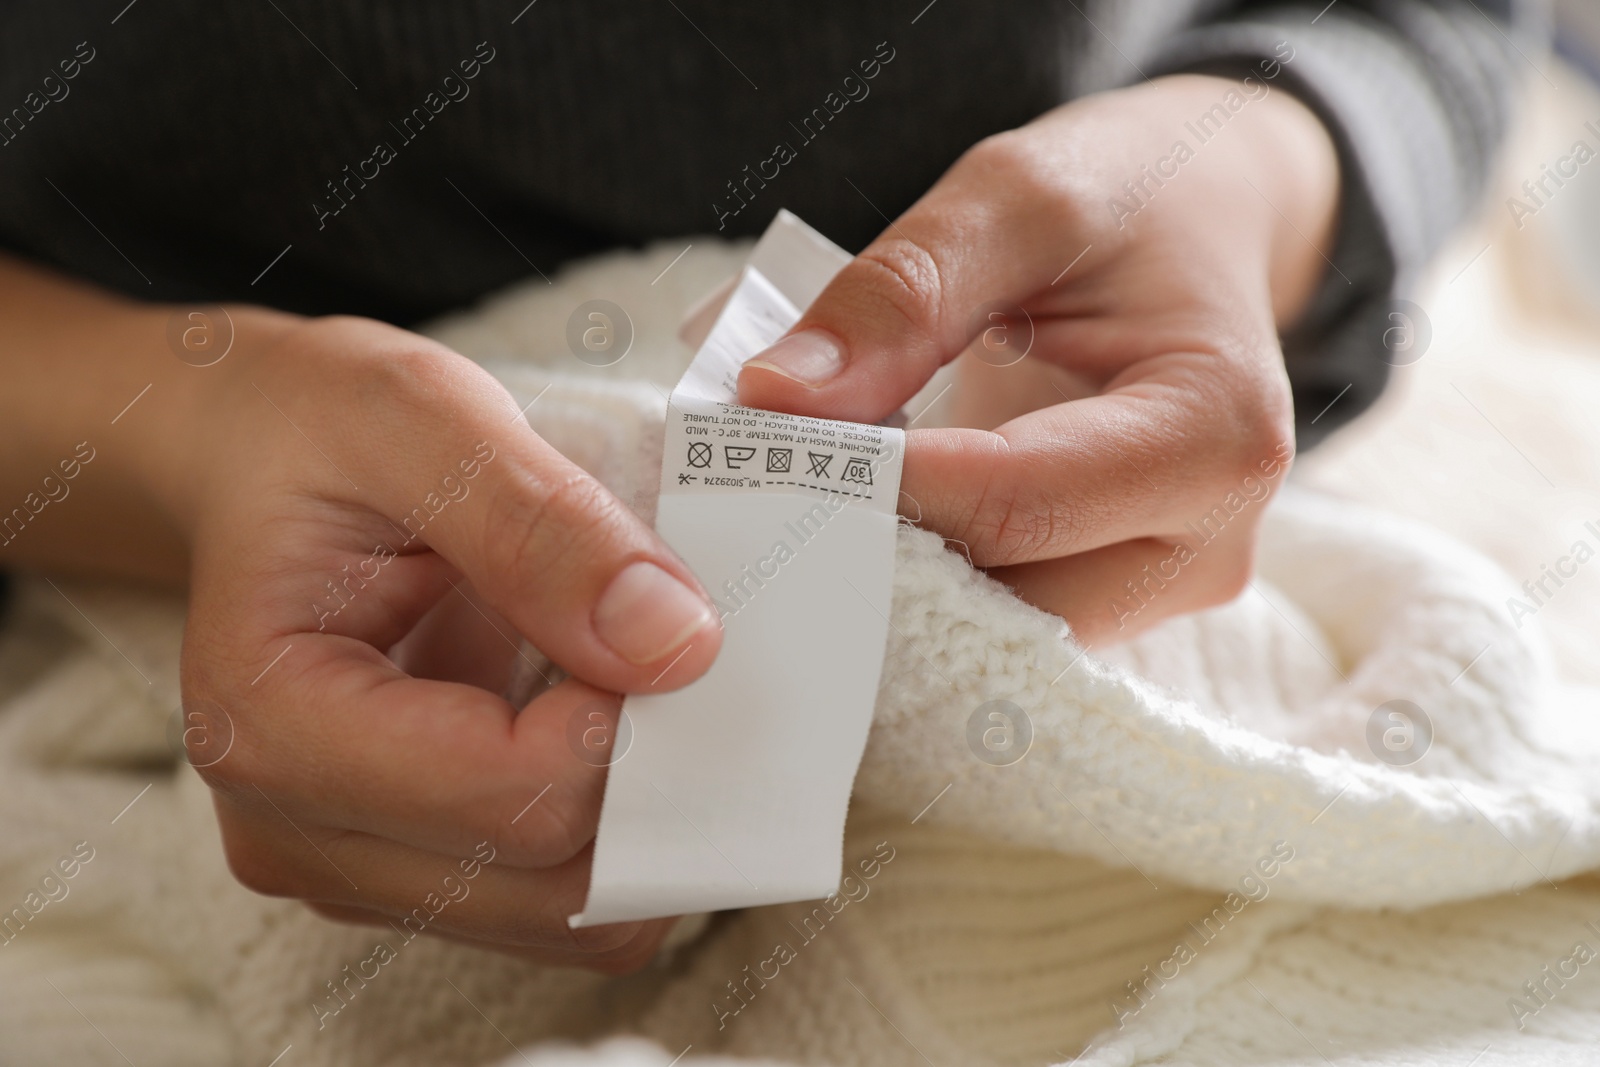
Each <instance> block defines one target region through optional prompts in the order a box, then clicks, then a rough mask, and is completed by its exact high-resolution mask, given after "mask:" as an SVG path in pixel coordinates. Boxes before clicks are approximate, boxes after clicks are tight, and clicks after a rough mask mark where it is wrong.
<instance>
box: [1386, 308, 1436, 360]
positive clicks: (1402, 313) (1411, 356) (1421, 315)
mask: <svg viewBox="0 0 1600 1067" xmlns="http://www.w3.org/2000/svg"><path fill="white" fill-rule="evenodd" d="M1379 326H1380V328H1381V329H1382V331H1383V332H1382V333H1381V334H1380V335H1379V341H1380V342H1381V343H1382V345H1383V361H1384V362H1385V363H1387V364H1389V366H1391V367H1409V366H1411V364H1413V363H1415V362H1416V361H1417V360H1419V359H1421V358H1422V357H1423V355H1424V354H1425V353H1426V352H1427V351H1428V346H1429V345H1430V344H1432V343H1433V322H1432V321H1431V320H1430V319H1429V318H1428V313H1427V312H1426V311H1423V310H1422V307H1421V306H1420V305H1418V304H1415V303H1412V302H1411V301H1410V300H1393V301H1390V302H1389V305H1388V309H1387V310H1386V311H1385V312H1384V318H1383V321H1382V323H1380V324H1379Z"/></svg>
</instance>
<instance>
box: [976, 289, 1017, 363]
mask: <svg viewBox="0 0 1600 1067" xmlns="http://www.w3.org/2000/svg"><path fill="white" fill-rule="evenodd" d="M967 333H968V335H969V336H970V337H971V338H972V344H970V345H968V346H967V348H968V351H970V352H971V353H972V354H973V356H975V357H976V358H977V359H979V360H982V361H983V362H984V363H987V364H989V366H991V367H1009V366H1012V365H1013V364H1016V363H1021V362H1022V360H1023V359H1024V358H1026V356H1027V355H1028V351H1029V350H1030V349H1032V348H1033V334H1034V330H1033V316H1032V315H1029V314H1028V313H1027V312H1026V311H1024V310H1023V309H1022V308H1021V307H1019V306H1018V305H1016V304H1006V303H1003V302H1001V301H991V302H989V303H987V304H984V305H983V306H982V307H980V308H978V310H976V311H974V312H973V313H972V318H971V319H969V320H968V322H967Z"/></svg>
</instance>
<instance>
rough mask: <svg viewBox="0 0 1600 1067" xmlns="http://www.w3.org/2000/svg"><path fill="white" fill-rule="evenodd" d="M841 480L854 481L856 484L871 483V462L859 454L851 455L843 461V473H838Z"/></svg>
mask: <svg viewBox="0 0 1600 1067" xmlns="http://www.w3.org/2000/svg"><path fill="white" fill-rule="evenodd" d="M839 480H840V481H841V482H855V483H856V484H858V485H871V484H872V464H870V463H868V462H867V461H866V459H865V458H863V457H861V456H851V457H850V459H849V460H847V461H846V462H845V465H844V473H843V474H841V475H839Z"/></svg>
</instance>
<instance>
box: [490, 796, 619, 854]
mask: <svg viewBox="0 0 1600 1067" xmlns="http://www.w3.org/2000/svg"><path fill="white" fill-rule="evenodd" d="M574 803H575V801H574V800H573V798H572V797H570V796H565V795H561V794H559V793H558V791H557V790H551V794H550V796H547V797H545V798H544V799H543V800H541V801H539V802H538V803H536V804H535V805H533V807H531V808H529V809H528V810H527V811H526V812H524V813H523V814H522V816H521V817H520V818H518V819H517V820H516V821H515V822H513V823H511V824H510V825H509V826H506V827H504V828H500V827H498V826H497V827H496V828H495V829H494V831H493V832H492V833H491V832H486V833H487V834H488V836H487V839H488V840H489V841H491V842H492V843H493V844H494V846H495V849H496V851H500V850H504V851H505V852H506V853H507V854H508V855H509V856H510V857H511V858H512V859H513V860H514V861H515V862H517V863H519V864H526V865H527V866H530V867H536V868H547V867H558V866H560V865H561V864H563V863H566V862H567V861H568V860H570V859H572V858H573V857H574V856H576V855H577V854H578V853H579V852H582V851H583V849H584V847H585V846H587V845H588V844H589V841H590V840H591V839H592V838H593V836H594V835H593V833H592V831H588V830H586V829H585V822H584V820H582V819H581V818H580V817H579V813H578V812H577V811H576V810H575V809H574V807H573V804H574Z"/></svg>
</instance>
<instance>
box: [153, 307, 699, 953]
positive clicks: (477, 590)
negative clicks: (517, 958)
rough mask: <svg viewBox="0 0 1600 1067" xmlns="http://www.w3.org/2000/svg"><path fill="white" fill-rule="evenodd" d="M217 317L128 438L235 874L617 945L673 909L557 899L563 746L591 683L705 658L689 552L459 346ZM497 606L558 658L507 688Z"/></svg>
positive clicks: (494, 934) (567, 791)
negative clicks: (156, 502)
mask: <svg viewBox="0 0 1600 1067" xmlns="http://www.w3.org/2000/svg"><path fill="white" fill-rule="evenodd" d="M233 317H234V322H235V326H236V329H237V338H236V341H235V344H234V349H233V351H232V352H230V353H229V354H228V355H227V357H226V358H224V359H223V360H221V361H220V362H218V363H217V364H215V365H214V366H209V367H204V368H193V371H192V378H191V380H190V384H189V386H188V387H186V392H185V395H186V397H187V399H186V400H185V406H186V408H187V411H186V414H185V416H184V417H183V418H180V419H177V420H176V421H175V422H173V423H172V425H171V426H169V427H168V429H167V430H166V431H165V432H166V433H167V435H168V439H169V441H170V440H172V439H173V436H174V435H176V439H177V440H178V441H180V442H181V444H179V445H170V444H169V445H168V446H167V447H164V448H161V449H155V450H152V452H151V456H150V458H151V460H152V464H153V466H152V468H151V469H152V471H153V473H152V474H151V481H152V482H153V483H154V490H153V491H154V492H156V493H157V495H158V496H159V497H160V498H161V499H162V502H163V504H164V505H165V508H166V510H167V511H168V512H169V513H170V514H172V515H174V516H176V519H177V523H178V525H179V527H180V528H181V529H182V530H183V531H184V532H185V533H186V534H187V537H188V542H189V546H190V551H191V559H192V567H191V593H190V611H189V620H188V627H187V630H186V632H185V637H184V645H183V662H182V680H183V693H184V706H185V714H186V721H187V722H189V723H190V724H192V725H199V726H200V727H201V729H199V730H195V729H189V730H187V731H186V737H187V741H188V743H189V745H190V759H191V762H192V763H194V764H195V766H196V767H197V769H198V770H199V771H200V773H201V774H202V776H203V777H204V778H205V780H206V781H207V783H208V784H209V785H210V786H211V787H212V789H213V790H214V791H215V802H216V811H217V819H218V823H219V825H220V827H221V832H222V839H223V844H224V847H225V849H226V852H227V856H228V862H229V864H230V866H231V867H232V869H233V871H234V874H235V875H236V876H237V877H238V879H239V880H240V881H241V882H243V883H244V884H245V885H246V886H248V887H249V888H251V889H254V890H256V891H257V892H261V893H266V894H269V895H273V896H284V897H293V898H297V899H300V900H303V901H306V902H307V903H309V904H311V905H312V906H313V907H314V908H316V909H317V910H318V911H320V912H322V913H323V914H325V915H329V916H332V917H335V918H340V919H347V920H353V921H369V922H376V923H384V922H390V921H392V922H393V923H394V924H399V923H400V922H401V920H403V919H405V918H406V917H408V916H412V917H414V918H413V920H412V923H411V924H409V925H411V926H412V927H415V926H416V925H418V924H419V923H420V919H419V918H415V917H416V916H425V917H427V919H428V922H427V923H426V926H427V929H428V930H430V931H432V932H437V933H443V934H447V935H450V936H454V937H457V938H464V939H468V940H471V941H476V942H481V943H486V944H491V945H496V946H502V947H512V948H517V949H522V950H527V951H528V952H530V953H531V954H532V955H534V956H536V957H537V958H538V959H540V960H543V961H547V962H550V963H555V964H575V965H580V966H588V967H594V968H597V969H601V970H606V971H625V970H629V969H632V968H635V967H637V966H640V965H642V964H643V963H644V962H646V961H647V960H648V959H649V958H650V956H651V955H652V954H653V952H654V951H655V949H656V947H657V945H658V944H659V942H660V939H661V938H662V936H663V935H664V933H665V931H666V930H667V928H668V927H669V926H670V921H657V922H652V923H629V924H620V925H616V926H610V927H596V928H591V929H579V930H572V929H569V928H568V926H567V916H568V915H570V914H573V913H575V912H577V911H579V910H581V908H582V905H583V900H584V895H585V891H586V887H587V884H588V877H589V865H590V858H591V853H592V841H593V838H594V834H595V829H596V826H597V823H598V818H599V810H600V800H601V795H602V789H603V785H604V781H605V770H604V767H603V766H596V765H594V764H596V763H603V756H602V757H601V758H600V759H596V758H594V755H593V754H592V752H585V751H584V748H585V747H588V748H590V749H593V748H594V747H595V746H593V745H586V744H585V742H587V741H588V740H589V738H590V736H591V735H593V733H594V731H595V730H596V729H599V730H601V731H602V732H604V731H605V730H607V729H609V728H612V727H614V726H615V719H616V714H617V706H618V701H617V699H616V698H615V697H614V696H612V694H615V693H626V692H645V691H659V690H665V689H672V688H676V687H679V686H682V685H684V684H686V683H688V682H690V681H692V680H694V679H695V678H696V677H698V676H699V675H700V674H702V673H703V672H704V671H705V670H706V669H707V667H709V666H710V664H711V662H712V660H713V658H714V657H715V656H716V654H717V650H718V647H719V644H720V640H721V632H720V629H719V625H718V620H717V616H716V614H715V613H714V611H713V610H712V608H711V606H710V604H709V602H708V600H707V598H706V597H705V595H704V593H703V592H702V591H701V589H700V586H699V584H698V583H697V582H696V580H695V578H694V576H693V575H692V574H691V573H690V572H689V571H688V569H687V568H686V567H685V566H684V565H683V563H682V562H681V561H679V560H678V558H677V557H676V556H675V555H674V554H673V553H672V552H671V551H670V550H669V549H668V548H667V547H666V546H665V545H664V544H663V543H662V542H661V541H660V539H659V538H657V537H656V535H655V534H654V532H652V531H651V530H650V529H649V527H648V526H646V525H645V524H644V523H643V522H642V521H640V519H639V518H638V517H637V516H636V515H634V514H633V513H632V512H631V511H629V509H628V508H627V507H626V506H624V505H623V504H622V503H621V502H619V501H618V500H617V499H616V498H615V497H613V496H612V495H611V494H610V493H609V492H608V491H607V490H606V489H605V488H604V487H603V486H601V485H600V484H599V483H598V482H596V481H595V480H594V479H593V478H592V477H590V476H589V475H587V474H585V473H584V472H583V471H582V470H580V469H578V468H577V467H576V466H575V465H574V464H572V463H571V462H569V461H568V460H567V459H565V458H564V457H562V456H561V455H560V454H558V453H557V452H556V451H555V450H554V449H553V448H551V447H550V446H549V445H548V444H546V443H545V442H544V441H543V440H541V439H540V438H539V437H538V436H537V435H536V434H534V433H533V431H532V430H530V429H529V428H528V425H527V423H526V421H525V420H524V418H523V417H522V415H521V413H520V412H519V411H518V409H517V405H516V404H515V403H514V402H513V401H512V399H511V397H510V395H509V394H508V393H507V392H506V391H505V389H503V388H502V387H501V386H500V385H499V384H498V383H497V382H495V381H494V380H493V379H492V378H491V377H490V376H489V375H488V374H487V373H485V372H484V371H483V370H482V369H480V368H478V367H477V366H476V365H474V364H473V363H471V362H469V361H468V360H466V359H465V358H463V357H461V356H459V355H457V354H455V353H453V352H451V351H449V350H448V349H446V348H444V347H443V346H441V345H439V344H436V343H434V342H432V341H429V340H426V339H424V338H422V337H419V336H416V335H414V334H411V333H408V332H405V331H403V330H399V329H396V328H393V327H390V326H386V325H383V324H380V323H376V322H371V321H367V320H361V319H353V318H335V319H318V320H304V319H298V318H293V317H290V316H284V315H278V314H276V313H271V312H265V311H261V310H258V309H234V314H233ZM185 373H188V372H187V371H186V372H185ZM494 631H499V633H498V635H497V634H496V633H495V632H494ZM519 636H525V637H526V638H527V639H528V640H529V641H531V642H533V643H534V644H536V645H537V646H538V647H539V648H540V649H541V650H543V651H544V652H545V653H547V654H548V655H549V656H550V658H551V659H553V660H554V661H555V662H556V663H559V664H560V665H561V666H562V667H564V668H565V669H566V670H567V671H568V672H570V674H571V676H572V677H571V678H570V679H569V680H567V681H564V682H561V683H560V684H557V685H555V686H554V687H552V688H550V689H548V690H547V691H545V692H544V693H542V694H541V695H539V696H538V697H537V698H536V699H534V700H533V701H532V702H531V703H530V704H529V705H528V706H527V707H525V708H521V709H518V708H516V707H513V706H512V705H511V704H509V703H507V701H506V700H505V699H503V698H502V697H501V696H499V695H497V694H498V692H499V691H500V689H501V687H502V686H503V685H504V683H505V681H506V677H507V674H508V671H509V667H510V665H511V664H512V661H513V660H514V659H515V657H516V656H517V655H519V654H520V653H518V652H517V650H516V642H517V640H518V638H519ZM597 724H598V725H597ZM224 727H226V729H228V731H229V736H228V738H227V740H228V741H229V742H230V744H229V747H228V748H227V750H226V754H225V755H222V756H221V757H220V758H217V753H218V752H219V750H220V748H221V743H220V742H221V739H220V738H219V736H218V734H219V731H221V730H222V729H223V728H224ZM586 731H587V734H586ZM574 738H583V739H584V741H580V742H575V741H574ZM602 741H603V738H602ZM599 751H600V752H602V753H603V752H604V751H606V750H605V749H604V747H603V745H602V746H601V747H600V748H599ZM469 872H470V874H469Z"/></svg>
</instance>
